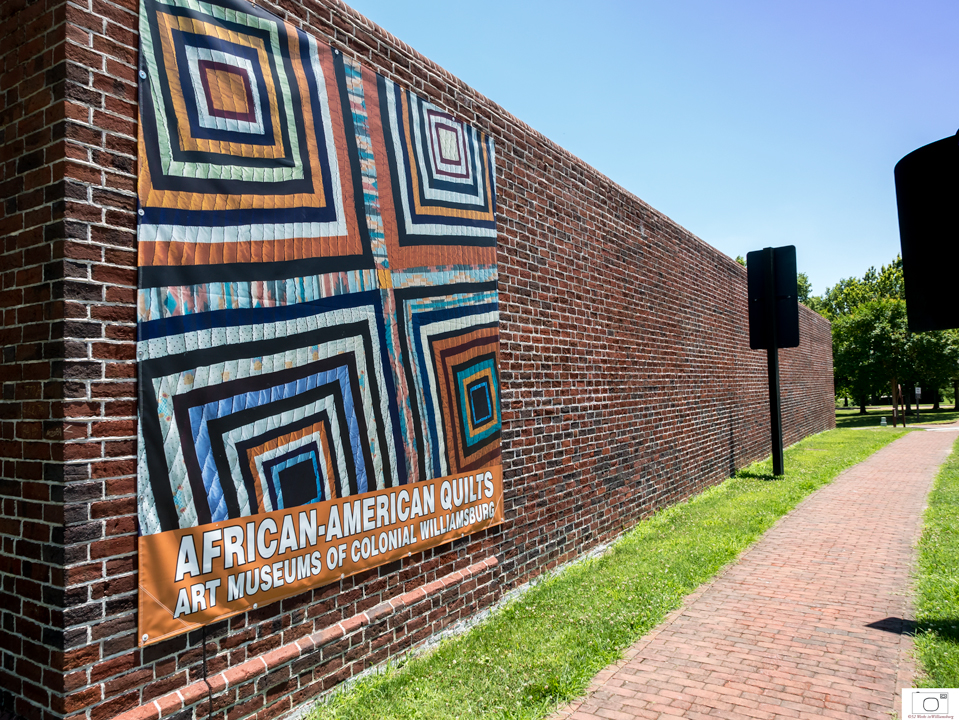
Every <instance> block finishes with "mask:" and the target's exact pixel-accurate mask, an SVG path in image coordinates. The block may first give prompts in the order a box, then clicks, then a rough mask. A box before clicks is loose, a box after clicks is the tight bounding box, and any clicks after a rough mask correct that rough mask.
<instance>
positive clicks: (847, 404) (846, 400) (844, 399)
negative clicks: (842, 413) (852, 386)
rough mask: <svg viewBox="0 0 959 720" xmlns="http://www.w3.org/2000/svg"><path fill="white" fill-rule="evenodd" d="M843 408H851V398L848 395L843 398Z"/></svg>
mask: <svg viewBox="0 0 959 720" xmlns="http://www.w3.org/2000/svg"><path fill="white" fill-rule="evenodd" d="M842 406H843V407H849V398H848V397H847V396H846V395H843V396H842Z"/></svg>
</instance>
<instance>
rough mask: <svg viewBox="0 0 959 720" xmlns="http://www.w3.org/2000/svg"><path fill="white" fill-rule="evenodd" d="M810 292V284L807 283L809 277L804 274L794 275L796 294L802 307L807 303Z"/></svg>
mask: <svg viewBox="0 0 959 720" xmlns="http://www.w3.org/2000/svg"><path fill="white" fill-rule="evenodd" d="M811 292H812V283H811V282H809V276H808V275H807V274H806V273H804V272H799V273H796V293H797V295H798V297H799V302H801V303H802V304H803V305H807V304H808V303H809V293H811Z"/></svg>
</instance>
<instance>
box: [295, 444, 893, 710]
mask: <svg viewBox="0 0 959 720" xmlns="http://www.w3.org/2000/svg"><path fill="white" fill-rule="evenodd" d="M902 434H903V431H902V430H901V429H899V430H894V429H892V428H888V429H884V430H880V429H874V430H861V429H838V430H832V431H829V432H826V433H821V434H819V435H815V436H813V437H810V438H807V439H806V440H804V441H802V442H800V443H798V444H796V445H794V446H792V447H790V448H788V449H787V450H786V454H785V468H786V475H785V476H783V477H782V478H779V479H773V478H772V476H771V464H770V462H769V461H768V460H767V461H766V462H763V463H756V464H754V465H751V466H750V467H748V468H746V469H744V470H742V471H740V472H739V473H738V474H737V475H736V476H735V477H734V478H732V479H730V480H727V481H726V482H724V483H722V484H721V485H718V486H715V487H713V488H711V489H709V490H706V491H705V492H703V493H701V494H700V495H698V496H696V497H694V498H692V499H691V500H689V501H688V502H685V503H681V504H678V505H675V506H673V507H670V508H667V509H665V510H662V511H661V512H658V513H656V514H655V515H653V516H652V517H651V518H649V519H647V520H645V521H643V522H641V523H639V524H638V525H637V526H636V527H635V528H633V529H632V530H631V531H629V532H628V533H627V534H626V535H625V536H624V537H623V538H622V539H621V540H620V541H619V542H617V543H616V544H614V545H613V546H612V548H611V549H610V550H609V552H607V553H606V554H604V555H602V556H601V557H599V558H596V559H593V560H589V561H586V562H583V563H579V564H576V565H573V566H571V567H569V568H567V569H566V570H565V571H564V572H562V573H560V574H558V575H554V576H553V577H551V578H549V579H547V580H545V581H543V582H541V583H539V584H536V585H534V586H533V587H532V588H531V589H530V590H529V591H528V592H526V593H525V594H524V595H522V596H521V597H520V598H519V599H517V600H514V601H513V602H511V603H509V604H508V605H506V606H505V607H503V608H501V609H500V610H498V611H497V612H495V613H494V614H493V615H492V616H491V617H490V618H489V619H488V620H487V621H486V622H484V623H483V624H481V625H479V626H478V627H476V628H474V629H473V630H471V631H470V632H468V633H466V634H464V635H461V636H459V637H456V638H452V639H450V640H447V641H444V642H443V643H441V644H440V645H439V646H438V647H437V648H436V649H435V650H433V651H432V652H429V653H427V654H424V655H421V656H419V657H415V658H413V659H411V660H409V661H408V662H406V663H405V664H402V665H392V666H389V667H387V668H386V669H385V671H384V672H382V673H378V674H375V675H371V676H368V677H366V678H363V679H362V680H359V681H357V682H356V683H354V684H353V685H351V686H350V687H348V688H346V689H344V690H343V691H341V692H338V693H334V694H333V695H332V696H331V697H329V698H328V699H327V701H326V702H323V703H321V704H319V705H318V706H317V707H316V708H315V710H314V711H312V712H311V714H310V715H308V718H309V720H328V719H334V718H336V719H338V720H346V719H350V720H352V719H359V718H378V719H379V718H397V719H399V718H403V719H404V720H407V719H413V718H422V719H424V720H425V719H427V718H436V719H437V720H440V719H442V720H453V719H455V718H463V719H465V718H470V719H471V720H472V719H473V718H491V719H492V718H496V719H499V720H506V719H514V720H519V719H529V720H532V719H534V718H536V719H538V718H543V717H545V716H546V715H548V714H549V713H551V712H552V711H553V710H554V709H555V708H556V707H557V706H560V705H562V704H565V703H567V702H569V701H570V700H572V699H574V698H575V697H577V696H578V695H580V694H581V693H582V692H583V691H584V689H585V688H586V687H587V685H588V684H589V682H590V681H591V679H592V677H593V675H594V674H595V673H596V672H598V671H599V670H601V669H602V668H603V667H605V666H606V665H607V664H609V663H610V662H612V661H614V660H616V659H617V658H619V657H620V655H621V653H622V651H623V649H624V648H626V647H627V646H629V645H630V644H631V643H633V642H635V641H636V640H637V639H639V638H640V637H642V636H643V635H644V634H645V633H647V632H648V631H649V630H651V629H652V628H654V627H655V626H656V625H657V624H659V623H660V622H661V621H662V620H663V618H664V617H665V616H666V614H667V613H668V612H669V611H670V610H673V609H674V608H676V607H678V606H679V605H680V604H681V603H682V600H683V598H684V597H685V596H686V595H688V594H689V593H690V592H692V591H693V590H695V589H696V588H697V587H698V586H699V585H701V584H702V583H704V582H705V581H707V580H709V579H710V578H711V577H713V575H715V574H716V572H717V571H718V570H719V569H720V568H722V567H723V566H724V565H726V564H727V563H729V562H730V561H731V560H733V559H734V558H735V557H736V556H737V555H739V553H741V552H742V551H743V550H744V549H745V548H746V547H748V546H749V545H750V544H751V543H752V542H754V541H755V540H756V539H757V538H758V537H759V536H760V535H762V534H763V533H764V532H765V531H766V530H767V529H769V527H770V526H771V525H772V524H773V523H774V522H776V520H777V519H778V518H780V517H781V516H782V515H783V514H785V513H786V512H788V511H789V510H790V509H791V508H793V507H794V506H795V505H796V503H798V502H799V501H800V500H801V499H802V498H804V497H805V496H806V495H808V494H809V493H810V492H812V491H814V490H815V489H817V488H819V487H821V486H822V485H824V484H826V483H828V482H830V481H831V480H832V479H833V478H834V477H836V475H838V474H839V473H840V472H841V471H842V470H843V469H845V468H847V467H849V466H851V465H854V464H855V463H858V462H860V461H862V460H864V459H865V458H866V457H868V456H869V455H871V454H872V453H874V452H875V451H876V450H878V449H879V448H881V447H882V446H884V445H886V444H887V443H889V442H891V441H892V440H894V439H896V438H897V437H900V436H901V435H902Z"/></svg>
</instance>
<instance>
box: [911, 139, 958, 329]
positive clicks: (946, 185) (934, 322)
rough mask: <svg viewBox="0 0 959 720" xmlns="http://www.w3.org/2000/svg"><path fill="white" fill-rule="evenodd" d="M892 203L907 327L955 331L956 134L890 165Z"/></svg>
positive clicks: (956, 305) (956, 243) (956, 252)
mask: <svg viewBox="0 0 959 720" xmlns="http://www.w3.org/2000/svg"><path fill="white" fill-rule="evenodd" d="M896 199H897V202H898V205H899V238H900V241H901V242H902V272H903V278H904V279H905V283H906V313H907V315H908V316H909V329H910V330H912V331H913V332H921V331H924V330H947V329H949V328H955V327H959V302H957V296H956V281H955V272H956V270H957V267H959V265H957V263H959V136H953V137H948V138H945V139H944V140H939V141H937V142H934V143H931V144H929V145H926V146H925V147H921V148H919V149H918V150H914V151H913V152H911V153H909V154H908V155H906V157H904V158H903V159H902V160H900V161H899V162H898V163H897V164H896Z"/></svg>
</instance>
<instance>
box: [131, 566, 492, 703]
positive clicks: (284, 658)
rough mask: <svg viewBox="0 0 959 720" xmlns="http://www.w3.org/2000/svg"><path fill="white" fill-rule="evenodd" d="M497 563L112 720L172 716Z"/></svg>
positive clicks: (448, 579) (440, 581)
mask: <svg viewBox="0 0 959 720" xmlns="http://www.w3.org/2000/svg"><path fill="white" fill-rule="evenodd" d="M498 564H499V559H498V558H497V557H496V556H495V555H491V556H490V557H488V558H486V559H485V560H481V561H480V562H478V563H474V564H472V565H470V566H469V567H466V568H464V569H462V570H456V571H454V572H451V573H449V574H447V575H445V576H443V577H442V578H438V579H436V580H434V581H432V582H430V583H427V584H426V585H423V586H422V587H418V588H416V589H415V590H410V591H409V592H407V593H403V594H402V595H400V596H398V597H395V598H392V599H391V600H384V601H383V602H381V603H379V604H377V605H374V606H373V607H371V608H370V609H369V610H366V611H365V612H361V613H357V614H356V615H353V616H352V617H349V618H347V619H345V620H341V621H340V622H338V623H336V624H335V625H331V626H330V627H327V628H324V629H323V630H319V631H317V632H315V633H312V634H311V635H307V636H306V637H302V638H299V639H297V640H294V641H293V642H290V643H287V644H286V645H281V646H280V647H278V648H276V649H275V650H271V651H270V652H268V653H265V654H263V655H260V656H258V657H255V658H253V659H252V660H248V661H246V662H244V663H242V664H240V665H236V666H234V667H231V668H228V669H227V670H224V671H222V672H220V673H218V674H216V675H214V676H213V677H210V678H207V679H203V680H197V681H196V682H193V683H190V684H189V685H187V686H186V687H182V688H180V689H179V690H174V691H173V692H170V693H167V694H166V695H162V696H160V697H158V698H154V699H153V700H151V701H150V702H148V703H146V704H143V705H140V706H139V707H136V708H134V709H132V710H128V711H127V712H125V713H122V714H120V715H118V716H117V717H116V718H115V719H114V720H158V719H159V718H161V717H165V716H167V715H172V714H173V713H175V712H179V711H180V710H184V709H186V708H188V707H189V706H191V705H194V704H196V703H198V702H200V701H201V700H202V699H203V698H205V697H206V696H207V695H208V694H211V693H212V694H215V693H218V692H224V691H226V690H228V689H230V688H231V687H237V686H238V685H242V684H244V683H247V682H249V681H250V680H252V679H254V678H255V677H256V676H257V675H261V674H264V673H268V672H271V671H272V670H275V669H276V668H279V667H281V666H282V665H286V664H288V663H290V662H292V661H294V660H296V659H297V658H300V657H303V656H304V655H307V654H309V653H311V652H313V651H314V650H318V649H320V648H321V647H323V646H324V645H328V644H329V643H331V642H332V641H334V640H338V639H339V638H342V637H346V636H347V635H349V634H351V633H353V632H355V631H357V630H359V629H360V628H363V627H365V626H367V625H372V624H373V623H375V622H377V621H379V620H382V619H383V618H384V617H387V616H388V615H392V614H394V613H396V612H398V611H400V610H402V609H404V608H407V607H410V606H411V605H414V604H415V603H417V602H419V601H420V600H424V599H425V598H428V597H430V596H431V595H434V594H436V593H438V592H441V591H443V590H446V589H448V588H451V587H453V586H454V585H457V584H460V583H462V582H463V581H465V580H467V579H469V578H471V577H473V576H474V575H478V574H479V573H481V572H483V571H484V570H489V569H491V568H493V567H496V566H497V565H498Z"/></svg>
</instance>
